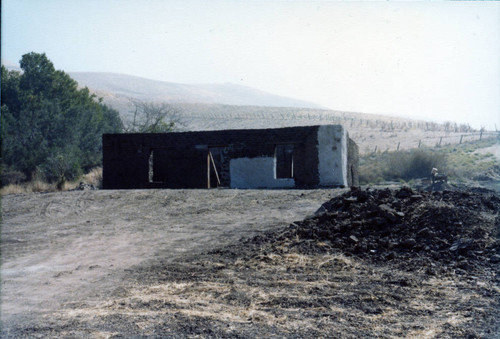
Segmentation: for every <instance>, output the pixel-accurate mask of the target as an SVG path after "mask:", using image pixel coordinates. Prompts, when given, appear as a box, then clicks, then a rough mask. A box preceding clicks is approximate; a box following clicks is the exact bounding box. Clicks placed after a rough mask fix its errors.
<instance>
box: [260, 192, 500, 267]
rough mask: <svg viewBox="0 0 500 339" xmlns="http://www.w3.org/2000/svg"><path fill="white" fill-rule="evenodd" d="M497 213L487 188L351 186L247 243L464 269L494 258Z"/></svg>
mask: <svg viewBox="0 0 500 339" xmlns="http://www.w3.org/2000/svg"><path fill="white" fill-rule="evenodd" d="M499 210H500V198H499V196H498V195H496V194H495V193H494V192H493V191H484V192H475V191H469V192H467V191H444V192H416V191H413V190H412V189H410V188H409V187H402V188H400V189H397V190H391V189H383V190H377V189H366V190H361V189H358V188H355V189H352V190H351V191H350V192H347V193H345V194H343V195H341V196H339V197H335V198H333V199H331V200H330V201H328V202H326V203H325V204H323V205H322V207H321V208H320V209H319V210H318V211H317V212H316V214H315V216H313V217H310V218H308V219H306V220H304V221H301V222H295V223H293V224H291V225H290V226H289V228H288V229H286V230H285V232H283V233H281V234H271V233H268V234H266V235H264V236H259V237H257V238H254V239H252V240H251V243H254V244H259V243H264V242H271V243H275V245H277V244H278V243H283V242H286V243H287V244H288V246H287V247H288V248H295V249H297V250H299V251H300V252H302V253H318V252H325V251H332V250H340V251H342V252H343V253H344V254H346V255H350V256H357V257H361V258H370V259H371V260H374V261H384V262H386V261H390V260H394V259H403V260H406V261H407V262H408V263H409V262H410V261H411V265H410V266H411V267H408V269H414V268H415V265H423V266H422V267H424V268H425V267H428V268H429V272H430V273H432V266H434V264H432V263H433V262H440V263H442V264H451V267H452V268H455V269H458V270H460V269H462V270H471V269H473V268H475V267H477V266H478V265H479V266H482V265H484V264H495V265H497V264H498V263H499V262H500V241H499V236H498V235H499V230H500V217H499V215H498V212H499ZM275 247H280V248H283V246H275ZM407 259H408V260H407Z"/></svg>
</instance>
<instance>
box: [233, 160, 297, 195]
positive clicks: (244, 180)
mask: <svg viewBox="0 0 500 339" xmlns="http://www.w3.org/2000/svg"><path fill="white" fill-rule="evenodd" d="M229 171H230V173H231V183H230V186H231V188H290V187H295V180H294V179H291V178H290V179H276V159H275V158H272V157H259V158H237V159H231V161H230V162H229Z"/></svg>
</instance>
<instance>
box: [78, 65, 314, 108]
mask: <svg viewBox="0 0 500 339" xmlns="http://www.w3.org/2000/svg"><path fill="white" fill-rule="evenodd" d="M69 75H70V76H71V77H72V78H73V79H75V80H76V81H78V83H79V84H80V86H82V87H83V86H87V87H88V88H91V89H92V90H94V91H96V92H98V93H100V94H102V96H103V97H104V98H106V96H107V94H108V95H111V96H113V97H117V96H118V97H121V96H123V97H128V98H134V99H139V100H143V101H153V102H169V103H178V102H183V103H207V104H227V105H257V106H281V107H312V108H319V106H318V105H316V104H314V103H311V102H306V101H301V100H296V99H292V98H287V97H283V96H278V95H274V94H270V93H266V92H263V91H260V90H257V89H254V88H250V87H246V86H241V85H235V84H231V83H225V84H179V83H173V82H165V81H156V80H151V79H146V78H141V77H136V76H131V75H125V74H116V73H83V72H74V73H69Z"/></svg>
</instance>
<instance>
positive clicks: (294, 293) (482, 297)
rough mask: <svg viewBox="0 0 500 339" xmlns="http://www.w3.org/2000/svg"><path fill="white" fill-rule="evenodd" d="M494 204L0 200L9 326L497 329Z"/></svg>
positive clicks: (430, 334) (5, 329) (189, 332)
mask: <svg viewBox="0 0 500 339" xmlns="http://www.w3.org/2000/svg"><path fill="white" fill-rule="evenodd" d="M499 202H500V198H498V196H496V195H495V194H493V193H492V192H490V191H486V190H481V189H477V190H476V191H470V192H443V193H427V192H414V191H411V190H409V189H400V188H396V189H392V190H389V189H383V190H373V189H368V190H365V189H363V190H355V191H348V190H281V191H269V190H268V191H260V190H150V191H141V190H139V191H83V192H65V193H50V194H28V195H10V196H5V197H3V200H2V209H3V211H2V212H3V221H2V223H3V224H2V243H1V250H2V271H1V274H2V305H1V306H2V336H3V337H61V338H66V337H84V338H88V337H90V338H111V337H116V338H118V337H173V338H198V337H203V338H205V337H207V338H208V337H210V338H211V337H217V338H248V337H288V338H306V337H309V338H312V337H337V338H359V337H385V338H400V337H408V338H458V337H469V338H500V312H499V309H500V270H499V265H500V264H499V262H500V245H499V244H500V241H499V237H498V232H499V227H500V226H499V225H500V220H499V215H498V212H499V205H500V204H499ZM320 206H322V207H321V208H320ZM318 209H319V212H318V213H316V214H315V215H313V213H314V212H315V211H317V210H318ZM306 216H309V217H308V218H306V219H304V218H305V217H306ZM292 221H295V222H293V223H292ZM240 239H241V240H240Z"/></svg>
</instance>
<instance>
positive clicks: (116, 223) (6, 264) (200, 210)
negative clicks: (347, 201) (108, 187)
mask: <svg viewBox="0 0 500 339" xmlns="http://www.w3.org/2000/svg"><path fill="white" fill-rule="evenodd" d="M333 193H338V191H332V190H315V191H312V190H311V191H252V190H245V191H242V190H210V191H208V190H145V191H141V190H135V191H75V192H61V193H46V194H22V195H8V196H4V197H2V219H3V220H2V231H1V251H2V270H1V278H2V303H1V311H2V325H3V326H2V331H3V335H7V336H9V335H10V336H23V335H26V336H32V335H33V334H35V333H30V332H29V331H28V332H25V331H24V330H23V329H26V328H32V327H33V326H35V327H36V326H44V324H46V322H47V321H49V320H50V319H54V312H57V313H58V314H60V315H61V316H62V317H64V316H68V317H69V318H68V319H70V318H71V316H69V314H71V312H70V311H74V309H75V308H78V307H79V306H78V305H86V306H87V307H89V306H91V305H93V306H96V305H100V304H101V303H102V302H104V301H106V300H107V298H108V297H109V296H111V295H112V293H113V291H116V290H117V289H118V290H119V289H120V288H125V287H128V286H129V284H130V279H129V278H130V275H131V274H130V272H131V271H133V270H134V269H135V268H134V267H136V266H137V265H139V266H140V265H141V264H144V263H147V262H148V261H149V260H152V259H158V258H161V259H162V260H167V261H172V262H175V261H176V258H177V257H178V256H179V255H181V254H183V253H190V254H192V253H197V252H202V251H206V250H207V249H209V248H214V247H216V246H224V245H228V244H232V243H234V242H236V241H237V240H238V239H240V238H241V237H250V236H252V235H255V234H256V233H258V232H262V231H264V230H267V229H269V228H273V227H280V226H281V227H282V226H284V225H286V224H288V223H290V222H292V221H293V220H299V219H302V218H303V217H305V216H306V215H308V214H310V213H313V212H314V211H315V210H316V209H317V208H318V207H319V206H320V205H321V203H323V202H324V201H325V200H327V199H328V197H329V196H330V195H331V194H333ZM65 310H66V311H65ZM95 331H96V332H95V333H99V332H100V330H98V329H96V330H95ZM63 332H64V331H63ZM40 333H42V334H44V335H47V333H46V332H44V331H43V330H42V331H41V332H40ZM49 333H50V332H49ZM89 333H94V332H93V331H90V332H89ZM50 336H52V334H51V335H50ZM61 336H64V335H63V334H62V332H61Z"/></svg>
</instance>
